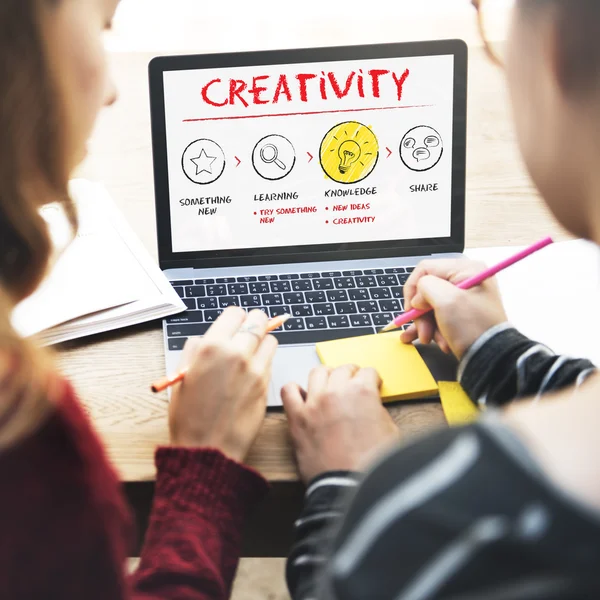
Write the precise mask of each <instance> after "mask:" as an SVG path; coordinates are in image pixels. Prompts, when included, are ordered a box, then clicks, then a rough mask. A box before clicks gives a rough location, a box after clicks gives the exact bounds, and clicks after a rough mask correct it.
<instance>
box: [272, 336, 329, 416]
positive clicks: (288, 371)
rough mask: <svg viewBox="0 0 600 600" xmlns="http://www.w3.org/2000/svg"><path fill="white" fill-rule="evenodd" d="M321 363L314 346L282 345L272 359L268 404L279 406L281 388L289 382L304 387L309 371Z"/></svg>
mask: <svg viewBox="0 0 600 600" xmlns="http://www.w3.org/2000/svg"><path fill="white" fill-rule="evenodd" d="M320 364H321V362H320V361H319V357H318V356H317V352H316V350H315V347H314V346H283V347H280V348H279V349H278V350H277V354H275V359H274V360H273V375H272V376H271V389H270V390H269V406H281V393H280V392H281V388H282V387H283V386H284V385H285V384H286V383H290V382H294V383H297V384H298V385H300V386H301V387H303V388H304V389H306V384H307V383H308V374H309V373H310V371H311V370H312V369H313V368H314V367H317V366H319V365H320Z"/></svg>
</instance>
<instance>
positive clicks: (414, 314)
mask: <svg viewBox="0 0 600 600" xmlns="http://www.w3.org/2000/svg"><path fill="white" fill-rule="evenodd" d="M550 244H552V238H550V237H547V238H544V239H543V240H540V241H539V242H536V243H535V244H533V246H529V248H525V250H521V252H517V253H516V254H515V255H514V256H511V257H510V258H507V259H505V260H503V261H502V262H499V263H498V264H497V265H496V266H495V267H490V268H489V269H486V270H485V271H482V272H481V273H479V274H478V275H474V276H473V277H469V279H465V280H464V281H461V282H460V283H459V284H457V287H459V288H460V289H461V290H468V289H470V288H472V287H475V286H476V285H479V284H480V283H483V282H484V281H485V280H486V279H489V278H490V277H493V276H494V275H496V274H497V273H500V271H503V270H504V269H506V268H507V267H510V266H511V265H514V264H515V263H517V262H519V261H521V260H523V259H524V258H527V257H528V256H530V255H531V254H533V253H534V252H537V251H538V250H541V249H542V248H545V247H546V246H549V245H550ZM428 312H430V311H428V310H417V309H416V308H413V309H411V310H408V311H406V312H405V313H402V314H400V315H398V316H397V317H396V318H395V319H394V320H393V321H392V322H391V323H389V324H388V325H386V326H385V327H384V328H383V329H382V330H381V331H380V332H379V333H384V332H386V331H391V330H392V329H396V328H397V327H400V326H402V325H406V324H407V323H410V321H414V320H415V319H418V318H419V317H422V316H423V315H425V314H427V313H428Z"/></svg>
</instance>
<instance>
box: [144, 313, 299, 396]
mask: <svg viewBox="0 0 600 600" xmlns="http://www.w3.org/2000/svg"><path fill="white" fill-rule="evenodd" d="M290 317H291V315H280V316H279V317H275V318H273V319H271V320H270V321H269V324H268V325H267V332H269V333H270V332H271V331H275V330H276V329H279V328H280V327H281V326H282V325H283V324H284V323H285V322H286V321H287V320H288V319H289V318H290ZM186 372H187V369H184V370H183V371H179V373H175V375H171V376H170V377H163V378H162V379H160V380H159V381H156V382H154V383H153V384H152V385H151V386H150V389H151V390H152V391H153V392H154V393H155V394H157V393H158V392H163V391H164V390H166V389H167V388H168V387H171V386H172V385H175V384H176V383H179V382H180V381H183V378H184V377H185V374H186Z"/></svg>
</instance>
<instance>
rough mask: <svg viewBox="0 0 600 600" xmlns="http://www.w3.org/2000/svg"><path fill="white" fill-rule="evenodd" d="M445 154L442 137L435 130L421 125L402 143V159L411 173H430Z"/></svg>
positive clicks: (405, 137) (412, 130) (407, 135)
mask: <svg viewBox="0 0 600 600" xmlns="http://www.w3.org/2000/svg"><path fill="white" fill-rule="evenodd" d="M443 153H444V143H443V141H442V136H441V135H440V134H439V133H438V132H437V131H436V130H435V129H434V128H433V127H427V126H426V125H420V126H419V127H414V128H413V129H411V130H410V131H409V132H408V133H407V134H406V135H405V136H404V137H403V138H402V141H401V142H400V158H401V159H402V162H403V163H404V164H405V165H406V166H407V167H408V168H409V169H410V170H411V171H429V169H433V167H435V165H437V164H438V162H440V158H442V154H443Z"/></svg>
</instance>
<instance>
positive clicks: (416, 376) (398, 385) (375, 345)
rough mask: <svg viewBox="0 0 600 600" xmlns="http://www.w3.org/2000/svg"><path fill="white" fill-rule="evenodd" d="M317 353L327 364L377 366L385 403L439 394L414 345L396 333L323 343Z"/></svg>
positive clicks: (334, 365)
mask: <svg viewBox="0 0 600 600" xmlns="http://www.w3.org/2000/svg"><path fill="white" fill-rule="evenodd" d="M317 354H318V355H319V358H320V359H321V362H322V363H323V364H324V365H327V366H329V367H334V368H335V367H340V366H342V365H346V364H354V365H358V366H359V367H363V368H366V367H373V368H374V369H376V370H377V372H378V373H379V375H380V377H381V379H382V380H383V386H382V388H381V398H382V400H383V401H384V402H392V401H394V400H413V399H415V398H426V397H428V396H436V395H437V389H438V387H437V384H436V382H435V379H434V378H433V376H432V375H431V373H430V371H429V369H428V368H427V365H426V364H425V362H424V361H423V359H422V358H421V355H420V354H419V353H418V352H417V349H416V348H415V347H414V346H413V345H412V344H404V343H402V342H401V341H400V335H399V334H394V333H388V334H380V335H367V336H363V337H357V338H348V339H344V340H335V341H333V342H321V343H320V344H317Z"/></svg>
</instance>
